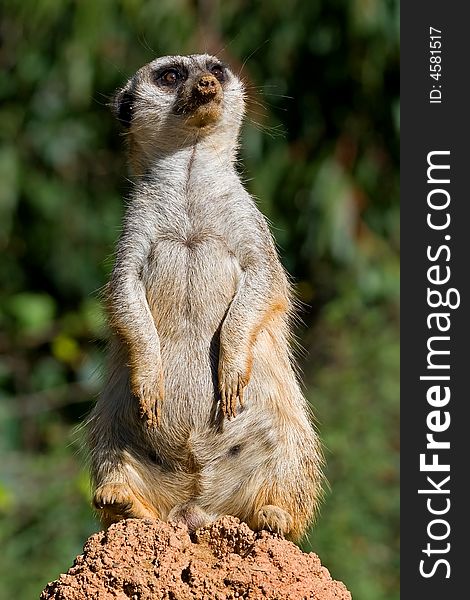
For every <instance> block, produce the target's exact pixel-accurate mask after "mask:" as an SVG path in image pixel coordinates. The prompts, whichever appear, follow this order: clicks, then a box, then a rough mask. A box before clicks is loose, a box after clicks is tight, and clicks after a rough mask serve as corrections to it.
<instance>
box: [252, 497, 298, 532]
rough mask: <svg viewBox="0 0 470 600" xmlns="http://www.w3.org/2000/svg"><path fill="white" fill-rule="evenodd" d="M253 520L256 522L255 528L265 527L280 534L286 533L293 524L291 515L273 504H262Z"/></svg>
mask: <svg viewBox="0 0 470 600" xmlns="http://www.w3.org/2000/svg"><path fill="white" fill-rule="evenodd" d="M255 522H257V526H256V527H255V529H267V530H268V531H272V532H273V533H280V534H281V535H286V534H288V533H289V532H290V531H291V529H292V526H293V525H294V520H293V519H292V517H291V515H290V514H289V513H288V512H287V511H285V510H284V509H282V508H279V506H274V505H273V504H265V506H262V507H261V508H260V509H259V511H258V512H257V514H256V516H255Z"/></svg>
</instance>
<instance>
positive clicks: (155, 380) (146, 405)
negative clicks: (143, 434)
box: [131, 367, 164, 429]
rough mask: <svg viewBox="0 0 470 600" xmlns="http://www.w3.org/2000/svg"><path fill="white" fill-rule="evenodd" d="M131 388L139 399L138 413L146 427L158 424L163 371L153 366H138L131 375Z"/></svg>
mask: <svg viewBox="0 0 470 600" xmlns="http://www.w3.org/2000/svg"><path fill="white" fill-rule="evenodd" d="M131 390H132V393H133V394H134V396H136V397H137V398H138V399H139V406H140V414H141V417H142V418H143V419H145V420H146V423H147V427H149V428H150V429H153V428H155V427H158V426H159V425H160V407H161V403H162V401H163V396H164V385H163V373H162V370H161V369H155V367H149V368H148V369H147V370H146V369H145V368H142V367H141V368H139V369H138V370H137V371H136V372H134V373H133V374H132V376H131Z"/></svg>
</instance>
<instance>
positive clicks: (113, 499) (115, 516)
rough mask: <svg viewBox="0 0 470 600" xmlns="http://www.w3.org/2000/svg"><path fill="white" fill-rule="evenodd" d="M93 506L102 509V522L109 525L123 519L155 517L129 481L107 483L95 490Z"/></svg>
mask: <svg viewBox="0 0 470 600" xmlns="http://www.w3.org/2000/svg"><path fill="white" fill-rule="evenodd" d="M93 506H94V507H95V508H96V510H98V511H100V513H101V514H100V519H101V521H102V523H103V524H104V525H105V526H106V527H108V526H109V525H111V523H117V521H121V520H122V519H145V518H155V517H156V514H155V513H154V512H152V511H151V510H149V508H146V507H145V506H144V505H143V504H142V503H141V502H140V501H139V500H138V499H137V498H136V496H135V495H134V493H133V492H132V490H131V489H130V487H129V486H128V485H127V483H105V484H103V485H101V486H100V487H99V488H97V490H96V491H95V494H94V496H93Z"/></svg>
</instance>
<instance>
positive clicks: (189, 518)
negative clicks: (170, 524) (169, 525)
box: [167, 501, 214, 532]
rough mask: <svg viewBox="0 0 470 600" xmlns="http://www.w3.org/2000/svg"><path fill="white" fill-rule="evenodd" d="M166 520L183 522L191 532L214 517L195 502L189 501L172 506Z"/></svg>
mask: <svg viewBox="0 0 470 600" xmlns="http://www.w3.org/2000/svg"><path fill="white" fill-rule="evenodd" d="M167 520H168V521H178V522H183V523H185V524H186V526H187V528H188V530H189V531H191V532H193V531H196V529H199V528H200V527H204V526H205V525H208V524H209V523H211V522H212V521H213V520H214V517H212V516H211V515H209V514H208V513H206V512H205V511H204V510H203V509H202V508H201V507H200V506H198V505H197V504H196V503H195V502H192V501H189V502H184V503H183V504H178V505H177V506H174V507H173V508H172V509H171V511H170V512H169V514H168V519H167Z"/></svg>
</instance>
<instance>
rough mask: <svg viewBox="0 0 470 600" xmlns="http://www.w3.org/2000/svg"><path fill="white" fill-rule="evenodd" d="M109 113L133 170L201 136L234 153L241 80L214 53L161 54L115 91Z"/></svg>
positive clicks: (241, 106)
mask: <svg viewBox="0 0 470 600" xmlns="http://www.w3.org/2000/svg"><path fill="white" fill-rule="evenodd" d="M112 108H113V112H114V114H115V115H116V117H117V118H118V120H119V121H120V122H121V123H122V125H123V126H124V127H125V128H126V129H127V132H128V135H129V150H130V159H131V164H132V167H133V169H134V171H135V172H136V174H138V173H139V172H142V171H144V170H145V168H146V166H147V165H148V164H149V163H151V162H152V159H154V158H157V157H161V156H163V155H165V154H168V153H172V152H174V151H176V150H178V149H180V148H183V147H185V146H189V145H193V144H194V143H195V142H198V141H201V140H207V141H209V143H211V144H214V145H215V147H216V148H217V151H218V152H219V153H221V152H229V153H231V154H233V153H234V150H235V148H236V146H237V139H238V133H239V129H240V125H241V121H242V118H243V113H244V90H243V85H242V83H241V81H240V80H239V79H238V78H237V77H236V76H235V75H234V74H233V73H232V72H231V71H230V69H229V68H228V67H227V65H225V64H224V63H222V62H221V61H220V60H219V59H218V58H216V57H215V56H210V55H208V54H193V55H190V56H165V57H162V58H157V59H156V60H154V61H152V62H151V63H149V64H147V65H145V66H143V67H142V68H141V69H139V70H138V71H137V73H136V74H135V75H134V76H133V77H132V78H131V79H130V80H129V81H128V82H127V84H126V85H125V86H124V87H123V88H122V89H120V90H118V92H117V94H116V96H115V98H114V102H113V105H112Z"/></svg>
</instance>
